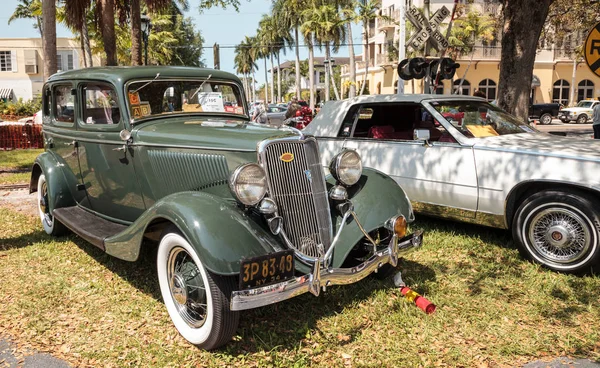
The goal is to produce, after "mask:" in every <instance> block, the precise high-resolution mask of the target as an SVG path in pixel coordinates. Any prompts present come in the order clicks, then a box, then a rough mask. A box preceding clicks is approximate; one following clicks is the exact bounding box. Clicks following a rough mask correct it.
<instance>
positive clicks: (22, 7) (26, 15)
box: [8, 0, 44, 38]
mask: <svg viewBox="0 0 600 368" xmlns="http://www.w3.org/2000/svg"><path fill="white" fill-rule="evenodd" d="M19 2H20V4H19V5H17V7H16V8H15V11H14V12H13V13H12V15H11V16H10V18H8V24H9V25H10V23H12V21H13V20H16V19H35V23H36V25H35V26H34V27H35V28H37V29H38V31H39V32H40V37H42V38H43V37H44V32H43V28H42V2H41V0H19Z"/></svg>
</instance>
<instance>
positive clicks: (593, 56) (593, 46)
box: [584, 23, 600, 77]
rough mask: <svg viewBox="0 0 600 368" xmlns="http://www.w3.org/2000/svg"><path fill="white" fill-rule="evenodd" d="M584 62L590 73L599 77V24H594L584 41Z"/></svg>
mask: <svg viewBox="0 0 600 368" xmlns="http://www.w3.org/2000/svg"><path fill="white" fill-rule="evenodd" d="M584 54H585V62H586V64H587V65H588V66H589V67H590V70H591V71H592V73H594V74H596V75H597V76H599V77H600V23H598V24H596V25H595V26H594V28H592V30H591V31H590V33H589V34H588V36H587V39H586V40H585V50H584Z"/></svg>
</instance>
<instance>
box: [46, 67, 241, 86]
mask: <svg viewBox="0 0 600 368" xmlns="http://www.w3.org/2000/svg"><path fill="white" fill-rule="evenodd" d="M157 73H160V77H165V78H176V77H185V78H190V77H191V78H206V77H208V76H209V75H212V78H214V79H224V80H231V81H234V82H236V83H238V84H241V81H240V79H239V78H238V77H237V76H235V75H234V74H231V73H228V72H224V71H221V70H215V69H207V68H196V67H190V66H156V65H151V66H107V67H93V68H82V69H74V70H69V71H65V72H60V73H56V74H53V75H52V76H50V78H48V82H53V81H60V80H73V79H94V80H104V81H107V82H112V84H114V85H117V86H118V85H121V84H123V83H125V82H127V81H128V80H131V79H148V78H150V79H153V78H154V77H156V74H157ZM160 77H159V79H160Z"/></svg>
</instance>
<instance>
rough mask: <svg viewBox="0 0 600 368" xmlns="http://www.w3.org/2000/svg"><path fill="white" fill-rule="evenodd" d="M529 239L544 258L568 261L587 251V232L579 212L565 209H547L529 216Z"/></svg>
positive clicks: (588, 239)
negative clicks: (530, 217)
mask: <svg viewBox="0 0 600 368" xmlns="http://www.w3.org/2000/svg"><path fill="white" fill-rule="evenodd" d="M529 241H530V242H531V244H532V246H533V247H534V249H535V250H536V251H537V252H538V253H539V254H540V255H541V256H543V257H545V258H547V259H548V260H550V261H552V262H557V263H570V262H574V261H577V260H578V259H579V258H581V257H582V256H583V255H584V254H586V253H587V250H588V248H589V246H590V242H591V234H590V230H589V227H588V226H586V224H585V220H584V219H583V218H582V216H580V215H579V214H577V213H575V212H574V211H572V210H570V209H565V208H548V209H545V210H543V211H541V212H539V213H538V214H536V215H535V216H534V217H533V218H532V219H531V225H530V227H529Z"/></svg>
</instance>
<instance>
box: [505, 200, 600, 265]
mask: <svg viewBox="0 0 600 368" xmlns="http://www.w3.org/2000/svg"><path fill="white" fill-rule="evenodd" d="M599 210H600V203H598V201H597V200H595V199H591V198H588V197H587V196H586V195H585V194H582V193H579V192H571V193H566V192H561V191H543V192H540V193H537V194H534V195H532V196H530V197H529V198H527V199H526V200H525V201H524V202H523V203H522V204H521V205H520V206H519V208H518V209H517V212H516V215H515V217H514V219H513V224H512V234H513V238H514V240H515V242H516V243H517V245H518V246H519V250H520V251H521V253H522V254H523V255H524V256H525V257H527V258H528V259H530V260H532V261H533V262H536V263H539V264H541V265H542V266H544V267H547V268H549V269H551V270H554V271H560V272H568V273H580V272H586V271H588V270H589V269H590V268H592V267H593V266H595V265H596V264H597V263H598V261H599V260H600V240H599V239H600V213H599Z"/></svg>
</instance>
